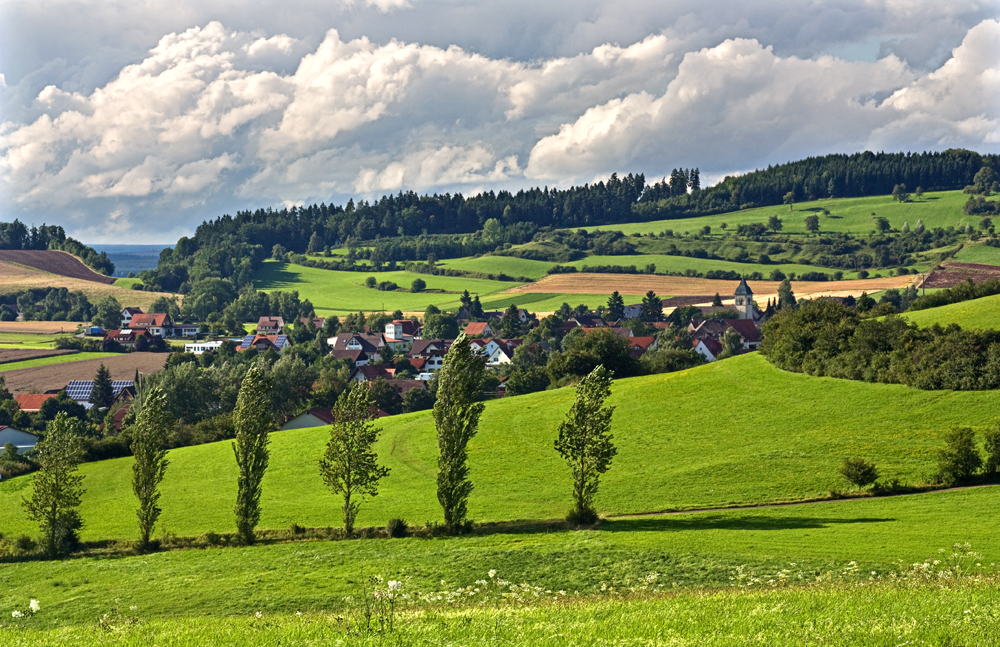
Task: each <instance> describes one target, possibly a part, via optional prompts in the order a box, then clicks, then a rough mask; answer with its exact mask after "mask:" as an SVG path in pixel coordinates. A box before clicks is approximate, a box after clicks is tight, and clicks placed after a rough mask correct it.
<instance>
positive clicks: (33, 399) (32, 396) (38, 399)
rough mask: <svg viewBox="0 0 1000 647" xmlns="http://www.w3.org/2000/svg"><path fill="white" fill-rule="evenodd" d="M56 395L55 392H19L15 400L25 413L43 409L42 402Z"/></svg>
mask: <svg viewBox="0 0 1000 647" xmlns="http://www.w3.org/2000/svg"><path fill="white" fill-rule="evenodd" d="M54 397H56V394H55V393H17V394H15V395H14V401H15V402H17V406H18V407H20V408H21V411H23V412H25V413H38V412H39V411H41V410H42V403H43V402H45V401H46V400H48V399H49V398H54Z"/></svg>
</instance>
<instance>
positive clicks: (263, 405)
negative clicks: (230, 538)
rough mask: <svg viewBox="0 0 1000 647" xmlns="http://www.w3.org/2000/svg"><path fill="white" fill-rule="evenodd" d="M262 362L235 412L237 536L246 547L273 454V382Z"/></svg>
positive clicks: (252, 373) (248, 380)
mask: <svg viewBox="0 0 1000 647" xmlns="http://www.w3.org/2000/svg"><path fill="white" fill-rule="evenodd" d="M266 370H267V369H266V365H265V364H264V362H263V361H262V360H257V361H256V362H254V364H253V366H251V367H250V370H248V371H247V374H246V377H244V378H243V383H242V384H241V385H240V392H239V395H238V396H237V398H236V408H235V409H234V410H233V428H234V429H235V431H236V440H235V441H234V442H233V452H234V453H235V454H236V466H237V468H238V469H239V475H238V476H237V481H236V487H237V493H236V508H235V510H234V512H235V513H236V534H237V538H238V539H239V541H240V543H241V544H243V545H244V546H246V545H250V544H252V543H253V541H254V529H255V528H256V527H257V524H258V523H259V522H260V494H261V483H262V481H263V480H264V472H266V471H267V463H268V458H269V456H270V453H269V452H268V449H267V444H268V440H269V439H268V434H269V433H270V431H271V429H272V427H273V426H274V425H273V423H272V421H271V381H270V379H268V376H267V373H266Z"/></svg>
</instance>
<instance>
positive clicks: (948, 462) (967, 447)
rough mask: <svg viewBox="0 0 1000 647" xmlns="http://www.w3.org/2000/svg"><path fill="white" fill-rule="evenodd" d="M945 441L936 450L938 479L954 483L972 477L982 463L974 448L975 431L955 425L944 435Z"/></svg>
mask: <svg viewBox="0 0 1000 647" xmlns="http://www.w3.org/2000/svg"><path fill="white" fill-rule="evenodd" d="M945 443H946V444H945V447H944V449H942V450H940V451H939V452H938V480H939V481H940V482H941V483H944V484H945V485H955V484H957V483H962V482H964V481H967V480H969V479H970V478H972V476H974V475H975V473H976V472H977V471H979V468H980V467H982V465H983V458H982V456H980V455H979V450H978V449H977V448H976V432H974V431H973V430H972V429H971V428H969V427H955V428H953V429H952V430H951V431H950V432H948V435H947V436H945Z"/></svg>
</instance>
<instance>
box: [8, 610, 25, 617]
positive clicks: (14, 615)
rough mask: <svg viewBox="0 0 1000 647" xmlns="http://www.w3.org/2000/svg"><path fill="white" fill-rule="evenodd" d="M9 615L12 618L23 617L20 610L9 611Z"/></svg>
mask: <svg viewBox="0 0 1000 647" xmlns="http://www.w3.org/2000/svg"><path fill="white" fill-rule="evenodd" d="M10 615H11V617H12V618H23V617H24V613H23V612H21V611H11V612H10Z"/></svg>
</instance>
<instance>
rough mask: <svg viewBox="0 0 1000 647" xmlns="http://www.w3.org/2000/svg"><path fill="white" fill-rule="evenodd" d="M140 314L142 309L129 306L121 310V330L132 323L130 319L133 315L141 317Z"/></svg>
mask: <svg viewBox="0 0 1000 647" xmlns="http://www.w3.org/2000/svg"><path fill="white" fill-rule="evenodd" d="M141 314H142V308H135V307H132V306H129V307H128V308H123V309H122V328H128V327H129V325H130V324H131V323H132V317H134V316H135V315H141Z"/></svg>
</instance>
